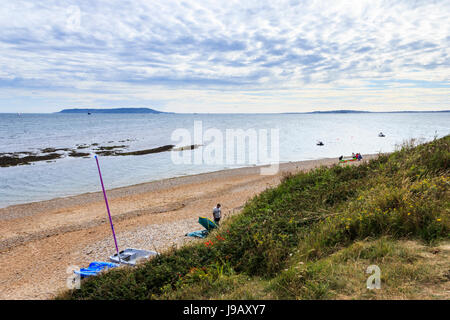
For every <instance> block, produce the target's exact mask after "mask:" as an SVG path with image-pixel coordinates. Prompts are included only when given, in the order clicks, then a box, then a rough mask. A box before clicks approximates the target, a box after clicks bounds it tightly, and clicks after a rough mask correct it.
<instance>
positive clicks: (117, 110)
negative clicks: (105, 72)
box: [57, 108, 172, 114]
mask: <svg viewBox="0 0 450 320" xmlns="http://www.w3.org/2000/svg"><path fill="white" fill-rule="evenodd" d="M57 113H152V114H156V113H172V112H163V111H158V110H155V109H150V108H114V109H64V110H61V111H59V112H57Z"/></svg>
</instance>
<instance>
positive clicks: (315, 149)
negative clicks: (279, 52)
mask: <svg viewBox="0 0 450 320" xmlns="http://www.w3.org/2000/svg"><path fill="white" fill-rule="evenodd" d="M230 132H231V133H233V132H234V133H239V134H240V135H241V136H242V135H244V140H243V141H244V142H245V143H244V144H243V145H244V148H245V157H241V158H239V156H238V154H239V150H240V149H239V138H236V139H234V138H233V139H231V138H230V139H227V137H229V136H228V133H230ZM380 132H382V133H383V134H384V135H385V136H384V137H379V136H378V135H379V133H380ZM449 133H450V113H449V112H446V113H321V114H301V113H299V114H165V113H162V114H96V113H93V114H91V115H88V114H61V113H54V114H5V113H3V114H0V157H2V156H5V155H7V154H10V153H16V152H32V153H36V154H42V149H45V148H68V149H74V150H77V151H79V152H85V153H89V155H87V156H85V157H71V156H69V155H68V153H67V152H64V151H57V152H60V153H62V154H63V156H62V158H60V159H56V160H53V161H39V162H33V163H31V164H29V165H19V166H11V167H0V207H7V206H11V205H16V204H22V203H28V202H34V201H42V200H49V199H53V198H57V197H67V196H72V195H77V194H82V193H87V192H96V191H101V185H100V181H99V175H98V170H97V165H96V161H95V158H94V156H95V155H96V153H97V151H98V150H97V149H98V148H99V147H108V146H109V147H114V146H125V147H123V149H122V151H123V152H129V151H139V150H148V149H152V148H157V147H160V146H164V145H176V146H180V147H183V146H187V145H190V144H199V145H201V146H199V147H198V148H197V149H195V150H184V151H176V152H175V151H166V152H160V153H151V154H146V155H129V156H107V155H99V156H98V160H99V163H100V166H101V170H102V174H103V181H104V183H105V187H106V188H107V189H112V188H117V187H123V186H129V185H133V184H139V183H143V182H149V181H154V180H160V179H165V178H172V177H179V176H185V175H192V174H198V173H204V172H211V171H217V170H222V169H229V168H238V167H246V166H254V165H262V164H266V163H271V162H273V161H274V159H276V161H279V162H290V161H301V160H312V159H321V158H330V157H339V156H341V155H343V156H349V155H351V154H352V153H361V154H373V153H379V152H391V151H394V150H396V148H399V146H400V145H402V144H403V143H404V142H406V141H410V140H411V139H415V141H417V142H420V143H423V142H426V141H430V140H432V139H434V138H439V137H443V136H446V135H448V134H449ZM241 136H239V137H241ZM230 137H233V135H232V134H230ZM255 137H256V140H255ZM264 137H265V138H264ZM231 140H233V141H234V144H233V143H232V142H230V141H231ZM255 141H257V143H256V145H255ZM318 141H322V142H323V144H324V145H323V146H317V142H318ZM241 142H242V140H241ZM212 145H213V146H214V148H212V147H211V146H212ZM264 145H266V149H264ZM79 146H88V147H87V148H85V149H77V148H78V147H79ZM208 146H209V147H208ZM230 146H231V147H230ZM241 146H242V144H241ZM211 150H212V151H211ZM220 150H222V151H223V153H222V152H221V151H220ZM262 150H265V151H262ZM195 152H197V153H196V154H197V156H196V155H195ZM206 152H209V153H210V155H212V156H210V157H209V158H208V157H207V156H206ZM230 152H234V155H233V156H230V157H228V155H229V154H230ZM264 152H266V155H269V156H268V157H265V156H262V155H263V153H264ZM175 153H176V154H175ZM174 154H175V156H174ZM199 155H200V158H199ZM20 156H25V154H21V155H20ZM211 157H212V158H213V159H215V160H211ZM180 159H183V161H181V160H180ZM189 159H190V160H189ZM208 159H209V160H208ZM221 159H222V160H223V161H221ZM255 159H256V160H255Z"/></svg>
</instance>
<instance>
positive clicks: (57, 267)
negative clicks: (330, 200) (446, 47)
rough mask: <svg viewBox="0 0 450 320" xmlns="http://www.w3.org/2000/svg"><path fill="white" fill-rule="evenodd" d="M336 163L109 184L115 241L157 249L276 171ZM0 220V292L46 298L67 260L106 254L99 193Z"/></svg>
mask: <svg viewBox="0 0 450 320" xmlns="http://www.w3.org/2000/svg"><path fill="white" fill-rule="evenodd" d="M373 157H376V155H366V156H364V160H363V161H366V160H368V159H370V158H373ZM336 163H338V159H337V158H327V159H321V160H311V161H301V162H289V163H284V164H281V165H280V170H279V172H278V173H277V174H276V175H272V176H264V175H260V168H259V167H248V168H239V169H232V170H222V171H217V172H211V173H205V174H198V175H192V176H184V177H179V178H172V179H165V180H160V181H154V182H148V183H143V184H139V185H133V186H129V187H123V188H117V189H112V190H108V192H107V194H108V199H109V202H110V208H111V213H112V216H113V221H114V226H115V230H116V234H117V239H118V244H119V247H120V248H121V249H125V248H126V247H135V248H141V249H149V250H156V251H158V252H163V251H164V250H166V249H167V248H170V247H172V246H174V245H175V246H179V245H182V244H183V243H185V242H187V241H196V240H195V239H193V238H188V237H186V236H185V234H186V233H187V232H190V231H195V230H200V229H201V228H202V227H201V226H200V225H199V224H198V223H197V219H198V217H199V216H206V217H211V211H212V208H213V207H214V206H215V204H216V203H218V202H220V203H221V204H222V213H223V216H224V219H226V218H227V217H228V216H230V215H232V214H235V213H237V212H239V211H240V209H241V208H242V207H243V205H244V204H245V202H246V201H247V200H249V199H250V198H252V197H253V196H254V195H256V194H258V193H260V192H262V191H263V190H265V189H266V188H269V187H273V186H276V185H277V184H278V183H279V182H280V178H281V177H282V175H283V173H285V172H298V171H306V170H310V169H312V168H315V167H319V166H321V165H326V166H328V165H332V164H336ZM353 164H355V163H351V165H353ZM356 164H357V163H356ZM99 188H100V186H99ZM0 222H1V224H0V235H1V236H0V270H1V272H0V288H1V290H0V299H49V298H52V297H53V296H54V295H55V294H56V293H57V292H58V291H60V290H64V289H65V286H66V279H67V277H68V276H69V273H67V268H68V267H69V266H78V267H85V266H87V265H88V264H89V263H90V262H92V261H108V257H109V255H111V254H112V253H114V242H113V239H112V236H111V229H110V226H109V223H108V217H107V213H106V209H105V203H104V200H103V194H102V193H101V192H96V193H87V194H81V195H77V196H72V197H66V198H58V199H53V200H49V201H42V202H35V203H29V204H23V205H17V206H11V207H7V208H3V209H0Z"/></svg>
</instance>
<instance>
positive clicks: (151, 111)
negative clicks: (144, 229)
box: [56, 108, 450, 114]
mask: <svg viewBox="0 0 450 320" xmlns="http://www.w3.org/2000/svg"><path fill="white" fill-rule="evenodd" d="M430 112H432V113H436V112H450V110H436V111H432V110H431V111H364V110H328V111H310V112H280V113H277V114H336V113H338V114H339V113H344V114H345V113H430ZM56 113H76V114H82V113H84V114H86V113H87V114H93V113H103V114H104V113H135V114H138V113H141V114H142V113H147V114H174V112H164V111H158V110H155V109H150V108H112V109H94V108H90V109H77V108H75V109H63V110H61V111H59V112H56ZM193 114H203V113H193ZM206 114H209V113H206Z"/></svg>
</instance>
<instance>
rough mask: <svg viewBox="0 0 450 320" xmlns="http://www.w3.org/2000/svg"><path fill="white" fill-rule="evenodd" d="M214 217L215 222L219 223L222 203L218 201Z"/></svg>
mask: <svg viewBox="0 0 450 320" xmlns="http://www.w3.org/2000/svg"><path fill="white" fill-rule="evenodd" d="M213 217H214V223H215V224H217V225H219V222H220V218H221V211H220V203H218V204H217V206H215V207H214V209H213Z"/></svg>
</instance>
